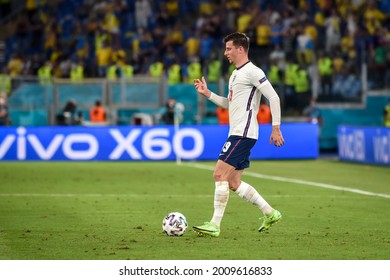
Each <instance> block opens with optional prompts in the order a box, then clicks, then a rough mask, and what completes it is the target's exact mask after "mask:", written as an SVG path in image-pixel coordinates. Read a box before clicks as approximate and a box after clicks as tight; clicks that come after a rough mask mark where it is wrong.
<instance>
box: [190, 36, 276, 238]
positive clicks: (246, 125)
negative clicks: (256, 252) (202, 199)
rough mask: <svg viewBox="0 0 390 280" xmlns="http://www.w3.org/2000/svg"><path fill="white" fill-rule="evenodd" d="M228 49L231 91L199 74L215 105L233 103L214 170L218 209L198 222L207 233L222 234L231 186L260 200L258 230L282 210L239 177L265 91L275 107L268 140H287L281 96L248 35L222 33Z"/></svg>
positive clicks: (245, 165) (253, 140)
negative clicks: (213, 87)
mask: <svg viewBox="0 0 390 280" xmlns="http://www.w3.org/2000/svg"><path fill="white" fill-rule="evenodd" d="M224 43H225V52H224V55H225V56H226V58H227V59H228V60H229V63H232V64H234V65H235V66H236V69H235V70H234V71H233V72H232V74H231V76H230V79H229V94H228V97H222V96H219V95H217V94H215V93H213V92H211V91H210V90H209V89H208V88H207V83H206V80H205V78H204V77H202V79H201V80H199V79H195V80H194V85H195V88H196V90H197V92H198V93H199V94H201V95H203V96H205V97H207V98H208V99H209V100H210V101H212V102H214V103H215V104H216V105H217V106H220V107H223V108H226V109H229V125H230V128H229V136H228V139H227V141H226V142H225V144H224V146H223V148H222V151H221V153H220V154H219V158H218V161H217V164H216V167H215V170H214V174H213V176H214V181H215V192H214V214H213V217H212V219H211V221H210V222H205V223H204V224H203V225H200V226H194V227H193V229H194V230H195V231H196V232H198V233H200V234H203V235H209V236H213V237H218V236H219V235H220V227H221V221H222V218H223V214H224V211H225V208H226V205H227V203H228V199H229V189H230V190H232V191H234V192H235V193H237V194H238V195H239V196H240V197H241V198H243V199H245V200H247V201H248V202H250V203H252V204H254V205H255V206H257V207H258V208H259V209H260V210H261V212H262V213H263V216H262V217H261V218H260V220H262V224H261V226H260V228H259V231H260V232H262V231H265V230H267V229H268V228H269V227H270V226H271V225H273V224H274V223H276V222H278V221H279V220H280V219H281V218H282V215H281V213H280V212H279V211H278V210H276V209H273V208H272V207H271V206H270V205H269V204H268V203H267V201H265V200H264V198H263V197H262V196H261V195H260V194H259V193H258V192H257V191H256V189H255V188H254V187H252V186H251V185H249V184H247V183H245V182H244V181H241V175H242V173H243V171H244V169H245V168H248V167H249V155H250V151H251V149H252V148H253V146H254V145H255V144H256V141H257V139H258V129H259V125H258V123H257V113H258V110H259V105H260V99H261V96H262V95H264V96H265V97H266V98H267V99H268V101H269V103H270V108H271V113H272V133H271V136H270V143H271V144H272V143H273V144H274V145H275V146H277V147H280V146H282V145H283V144H284V139H283V136H282V133H281V131H280V121H281V110H280V99H279V96H278V95H277V93H276V91H275V90H274V88H273V87H272V85H271V83H270V82H269V81H268V80H267V77H266V76H265V74H264V72H263V71H262V70H261V69H260V68H259V67H257V66H255V65H254V64H253V63H252V62H251V61H250V60H249V58H248V50H249V38H248V37H247V36H246V35H245V34H243V33H239V32H237V33H233V34H230V35H228V36H226V37H225V38H224Z"/></svg>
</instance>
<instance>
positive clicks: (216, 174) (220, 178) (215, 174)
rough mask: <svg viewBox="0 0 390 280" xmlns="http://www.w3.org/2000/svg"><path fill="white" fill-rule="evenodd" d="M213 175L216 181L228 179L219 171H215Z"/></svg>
mask: <svg viewBox="0 0 390 280" xmlns="http://www.w3.org/2000/svg"><path fill="white" fill-rule="evenodd" d="M213 177H214V180H215V182H221V181H227V180H226V178H225V177H224V176H223V174H222V173H219V172H214V173H213Z"/></svg>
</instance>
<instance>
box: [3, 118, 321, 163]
mask: <svg viewBox="0 0 390 280" xmlns="http://www.w3.org/2000/svg"><path fill="white" fill-rule="evenodd" d="M271 129H272V127H271V125H261V126H260V139H259V141H258V142H257V144H256V146H255V147H254V149H253V150H252V153H251V159H294V158H317V157H318V127H317V126H316V125H313V124H284V125H283V126H282V132H283V136H284V138H285V140H286V144H285V145H284V146H283V147H280V148H277V147H274V146H273V145H270V144H269V137H270V134H271ZM227 134H228V126H220V125H199V126H195V125H192V126H181V127H180V128H179V129H177V130H175V128H174V127H173V126H108V127H106V126H105V127H103V126H102V127H84V126H69V127H3V128H0V160H20V161H28V160H34V161H35V160H61V161H63V160H74V161H86V160H103V161H106V160H112V161H116V160H119V161H126V160H137V161H148V160H175V159H176V158H177V157H180V158H181V159H183V160H215V159H217V158H218V155H219V152H220V151H221V148H222V146H223V144H224V142H225V140H226V138H227Z"/></svg>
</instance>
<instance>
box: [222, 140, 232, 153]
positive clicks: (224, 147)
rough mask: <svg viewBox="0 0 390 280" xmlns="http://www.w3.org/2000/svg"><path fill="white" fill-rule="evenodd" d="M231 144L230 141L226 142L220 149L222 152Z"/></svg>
mask: <svg viewBox="0 0 390 280" xmlns="http://www.w3.org/2000/svg"><path fill="white" fill-rule="evenodd" d="M231 144H232V143H230V142H226V143H225V145H223V149H222V151H223V152H224V153H226V152H227V150H229V148H230V145H231Z"/></svg>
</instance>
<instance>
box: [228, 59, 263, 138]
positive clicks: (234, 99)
mask: <svg viewBox="0 0 390 280" xmlns="http://www.w3.org/2000/svg"><path fill="white" fill-rule="evenodd" d="M268 83H269V81H268V79H267V77H266V76H265V74H264V72H263V70H261V69H260V68H259V67H257V66H256V65H254V64H253V63H252V62H250V61H248V62H247V63H246V64H244V65H243V66H241V67H240V68H236V69H235V70H234V71H233V73H232V75H231V76H230V78H229V94H228V100H229V121H230V130H229V136H230V135H238V136H243V137H247V138H253V139H258V136H259V125H258V123H257V113H258V111H259V106H260V99H261V92H260V89H261V88H262V87H263V86H265V85H266V84H268Z"/></svg>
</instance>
